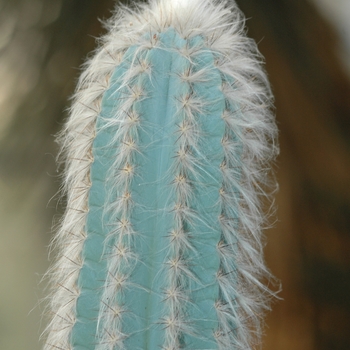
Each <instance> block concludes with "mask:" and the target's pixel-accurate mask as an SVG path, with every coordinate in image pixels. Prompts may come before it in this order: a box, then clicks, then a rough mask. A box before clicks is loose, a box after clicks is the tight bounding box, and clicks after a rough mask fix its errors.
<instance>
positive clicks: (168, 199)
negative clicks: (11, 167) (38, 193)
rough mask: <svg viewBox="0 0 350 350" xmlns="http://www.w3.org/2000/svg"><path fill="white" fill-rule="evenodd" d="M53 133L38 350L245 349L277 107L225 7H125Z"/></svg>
mask: <svg viewBox="0 0 350 350" xmlns="http://www.w3.org/2000/svg"><path fill="white" fill-rule="evenodd" d="M108 26H109V32H108V34H107V35H106V36H105V37H103V38H102V39H101V45H100V47H99V49H98V50H97V51H96V53H95V55H94V56H93V57H92V58H91V59H90V60H89V61H88V62H87V63H86V66H85V69H84V71H83V73H82V75H81V78H80V81H79V84H78V88H77V91H76V94H75V99H74V103H73V106H72V108H71V113H70V117H69V119H68V120H67V122H66V125H65V128H64V130H63V131H62V133H61V135H60V139H61V142H62V145H63V147H62V150H63V154H64V155H65V162H66V168H65V174H64V176H65V191H66V194H67V202H68V204H67V209H66V213H65V215H64V217H63V220H62V224H61V227H60V230H59V232H58V233H57V235H56V238H55V241H54V243H55V244H56V245H57V246H58V252H59V256H58V259H57V262H56V264H55V265H54V266H53V267H52V269H51V271H50V274H51V276H52V283H53V284H52V285H53V286H54V288H53V294H52V296H51V305H50V307H51V310H52V314H53V317H52V320H51V323H50V324H49V325H48V328H47V341H46V345H45V349H47V350H48V349H64V350H68V349H70V350H72V349H74V350H92V349H97V350H117V349H130V350H137V349H140V350H146V349H147V350H156V349H167V350H175V349H188V350H195V349H198V350H199V349H227V350H228V349H234V350H237V349H245V350H246V349H252V348H254V347H255V345H256V344H257V343H258V342H259V335H260V328H261V326H260V324H261V315H262V313H263V311H264V310H265V309H266V308H268V303H267V299H268V296H269V294H270V292H269V290H268V289H267V288H266V287H265V286H264V284H263V283H262V282H261V281H262V279H263V278H266V277H268V276H269V273H268V271H267V270H266V268H265V266H264V262H263V254H262V243H261V233H262V232H261V231H262V224H263V223H264V222H265V219H266V215H264V214H263V212H262V209H261V203H262V200H263V199H264V198H266V197H267V194H266V188H267V186H266V185H267V180H268V177H267V174H268V172H269V164H270V162H271V160H273V159H274V157H275V155H276V153H277V146H276V142H275V138H276V134H277V131H276V126H275V123H274V118H273V116H272V114H271V112H270V107H271V99H272V97H271V93H270V90H269V85H268V82H267V78H266V76H265V73H264V72H263V70H262V68H261V66H260V62H259V57H260V56H259V54H258V52H257V49H256V46H255V44H254V43H253V42H252V41H251V40H250V39H248V38H247V37H246V36H245V34H244V27H243V17H242V14H241V13H240V12H239V10H238V9H237V7H236V5H235V3H233V2H232V1H227V2H226V1H221V2H219V1H214V0H188V1H171V0H170V1H169V0H152V1H151V2H150V3H148V4H142V5H139V6H138V7H136V8H133V9H128V8H119V9H117V10H116V12H115V14H114V16H113V18H112V19H111V20H110V21H109V23H108Z"/></svg>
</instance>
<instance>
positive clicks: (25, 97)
mask: <svg viewBox="0 0 350 350" xmlns="http://www.w3.org/2000/svg"><path fill="white" fill-rule="evenodd" d="M237 3H238V4H239V6H240V7H241V9H242V10H243V12H244V13H245V14H246V16H247V18H248V20H247V27H248V28H249V35H250V36H251V37H253V38H255V40H256V41H257V42H258V43H259V49H260V50H261V52H262V53H263V54H264V55H265V58H266V69H267V71H268V74H269V77H270V80H271V83H272V86H273V90H274V93H275V97H276V115H277V121H278V125H279V129H280V143H281V155H280V157H279V160H278V164H277V168H276V172H277V177H278V181H279V183H280V191H279V193H278V195H277V197H276V204H277V206H278V220H277V222H276V224H275V226H274V228H273V229H270V230H268V231H267V232H266V236H267V242H268V244H267V246H266V260H267V263H268V265H269V267H270V269H271V270H272V272H273V273H274V274H275V275H276V276H277V277H278V278H279V279H280V280H281V282H282V284H283V291H282V292H281V294H280V296H281V297H282V298H283V300H281V301H279V302H277V303H275V305H274V307H273V311H272V312H271V313H270V314H269V316H268V318H267V327H266V331H265V333H266V335H265V337H264V345H263V349H264V350H280V349H283V350H294V349H298V350H348V349H350V332H349V330H350V181H349V180H350V157H349V154H350V82H349V77H350V25H349V22H350V21H349V20H348V18H349V16H350V1H349V0H308V1H307V0H239V1H237ZM115 4H116V2H115V1H112V0H98V1H97V0H46V1H44V0H0V111H1V112H0V224H1V231H0V281H1V282H0V349H1V350H17V349H18V350H21V349H29V350H38V349H40V348H41V344H40V341H39V335H40V333H41V331H42V330H43V328H44V325H45V319H43V320H41V314H42V312H43V303H41V302H40V300H42V298H43V297H44V296H45V290H44V288H45V283H40V280H41V278H42V276H43V274H44V272H45V271H46V269H47V267H48V265H49V261H48V244H49V241H50V239H51V237H52V232H53V231H54V229H52V227H54V225H55V223H56V222H57V221H58V220H59V217H60V215H61V214H62V211H63V208H62V205H61V203H59V201H58V200H57V195H56V194H57V192H58V190H59V186H60V178H59V173H58V172H57V167H56V164H55V157H56V155H57V152H58V149H57V145H56V144H55V142H54V141H55V137H54V135H55V134H56V133H57V132H58V130H60V128H61V126H62V123H63V121H64V119H65V118H66V117H67V112H66V109H67V108H68V107H69V97H70V96H71V95H72V93H73V91H74V87H75V83H76V79H77V77H78V75H79V67H80V66H81V64H82V63H83V61H84V59H85V58H86V57H87V55H88V53H89V52H91V50H93V48H94V47H95V37H98V36H99V35H101V34H103V33H104V29H103V26H102V25H101V21H100V20H99V19H102V20H103V19H107V18H108V17H109V16H110V14H111V10H112V9H113V7H114V6H115Z"/></svg>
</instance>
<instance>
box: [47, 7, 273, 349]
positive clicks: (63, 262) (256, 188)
mask: <svg viewBox="0 0 350 350" xmlns="http://www.w3.org/2000/svg"><path fill="white" fill-rule="evenodd" d="M106 26H107V29H108V34H107V35H105V36H104V37H102V38H101V39H100V45H99V48H98V49H97V50H96V51H95V53H94V55H93V56H92V58H90V59H89V60H88V61H87V62H86V63H85V65H84V67H83V68H84V69H83V72H82V75H81V76H80V79H79V82H78V85H77V89H76V92H75V94H74V98H73V104H72V107H71V109H70V117H69V118H68V120H67V122H66V124H65V127H64V129H63V130H62V132H61V133H60V135H59V141H60V143H61V145H62V150H61V154H62V155H63V158H64V160H65V171H64V174H63V176H64V184H63V189H62V193H63V194H66V195H67V208H66V212H65V214H64V217H63V219H62V221H61V224H60V227H59V230H58V232H57V234H56V235H55V238H54V240H53V242H52V247H54V248H55V249H56V250H57V251H58V257H57V259H56V263H55V264H54V265H53V266H52V267H51V269H50V270H49V271H48V274H47V275H48V276H49V277H50V279H51V286H52V294H51V295H50V297H49V300H50V306H49V308H50V313H51V315H52V317H51V322H50V323H49V324H48V326H47V329H46V331H45V334H46V338H47V339H46V345H45V349H46V350H48V349H64V350H68V349H72V345H71V344H70V334H71V331H72V328H73V325H74V323H75V321H76V314H75V313H76V300H77V298H78V296H79V293H80V291H79V287H78V285H77V280H78V276H79V272H80V269H81V267H82V265H83V257H82V255H81V253H82V247H83V244H84V240H85V238H86V230H85V222H86V217H87V212H88V196H89V189H90V187H91V180H90V168H91V164H92V162H93V157H92V143H93V140H94V138H95V133H96V129H95V123H96V118H97V116H98V115H99V113H100V110H101V99H102V95H103V93H104V92H105V91H106V90H107V88H108V86H109V79H110V76H111V74H112V73H113V71H114V70H115V67H116V66H118V64H119V63H120V62H121V59H122V57H123V54H124V52H125V51H126V50H127V49H128V48H129V47H130V46H132V45H138V47H139V50H140V51H141V50H144V49H147V48H152V47H155V46H156V45H157V40H156V39H155V38H156V37H155V36H153V35H151V36H150V37H149V39H147V38H146V36H145V35H144V34H145V33H152V34H153V33H159V32H162V31H164V30H166V29H167V28H168V27H172V28H174V29H175V30H176V31H177V32H178V34H179V35H180V36H181V37H183V38H185V39H188V38H191V37H194V36H197V35H200V36H202V37H203V38H204V40H205V48H203V49H205V50H211V51H212V52H213V53H214V54H215V56H216V57H218V59H217V61H216V67H217V69H218V70H219V71H220V72H221V74H222V77H223V80H224V81H225V82H224V84H223V86H222V91H223V93H224V95H225V97H226V99H227V101H229V103H230V104H231V105H234V106H238V110H237V111H231V110H227V111H225V113H224V115H223V119H224V121H225V123H226V134H227V135H226V136H227V137H224V139H223V142H222V144H223V149H224V152H225V160H224V162H223V163H222V165H221V172H222V176H223V184H222V190H221V191H220V194H221V206H222V208H223V209H224V211H225V212H226V213H228V214H229V212H230V208H231V207H236V208H237V206H238V207H239V208H240V209H239V220H238V222H237V221H236V222H234V220H232V219H230V218H229V215H227V216H226V215H222V216H221V218H220V221H221V228H222V241H221V242H220V243H219V245H218V253H219V254H220V258H221V268H220V270H219V271H218V274H217V280H218V283H219V287H220V294H221V295H222V298H221V299H222V300H220V301H217V303H216V305H215V308H216V310H217V316H218V321H219V328H218V329H217V330H216V332H215V336H216V339H217V346H218V348H219V349H227V350H228V349H245V350H246V349H253V348H255V347H259V344H260V337H261V321H262V316H263V314H264V311H266V310H267V309H269V299H270V296H271V295H273V293H272V292H271V291H270V290H269V288H268V287H267V286H266V285H265V284H264V283H263V281H265V282H266V281H268V280H271V279H272V276H271V275H270V273H269V272H268V270H267V268H266V267H265V264H264V260H263V242H262V230H263V228H264V226H266V224H267V215H266V214H264V211H263V208H262V207H263V205H264V204H265V203H266V199H269V198H270V194H271V193H272V192H273V189H274V188H275V187H274V185H275V184H274V181H273V180H272V177H271V176H269V173H270V164H271V162H272V161H273V160H274V159H275V157H276V155H277V153H278V146H277V142H276V137H277V128H276V125H275V121H274V117H273V115H272V113H271V107H272V94H271V90H270V87H269V83H268V80H267V77H266V75H265V73H264V71H263V69H262V68H261V63H262V58H261V55H260V54H259V52H258V50H257V47H256V44H255V43H254V41H252V40H251V39H249V38H247V37H246V35H245V29H244V17H243V15H242V14H241V12H240V11H239V9H238V8H237V6H236V4H235V2H234V1H230V0H223V1H217V0H150V1H149V3H147V4H137V5H136V4H135V5H134V7H133V8H127V7H125V6H122V5H120V6H119V5H118V7H117V8H116V10H115V13H114V15H113V17H112V18H111V19H110V20H109V21H108V22H107V23H106ZM181 54H182V55H183V56H184V57H186V58H188V59H189V61H190V62H191V57H194V56H195V55H196V52H195V49H185V50H182V51H181ZM135 55H136V54H135ZM135 57H136V56H135ZM139 68H140V70H147V69H149V67H147V66H144V67H142V64H141V67H139ZM202 73H203V72H201V71H199V72H197V73H194V74H193V75H191V76H188V77H187V79H188V81H189V82H190V83H196V82H200V80H201V79H202V78H203V75H202ZM204 73H205V72H204ZM135 74H139V71H137V68H135V69H134V70H133V71H130V72H129V73H128V74H126V75H125V76H124V77H123V82H122V84H123V86H128V83H129V82H131V80H132V79H133V77H134V76H135ZM134 97H135V96H134ZM134 97H132V96H131V97H130V99H129V100H128V101H126V102H125V106H124V107H125V108H123V109H126V110H127V109H128V108H129V109H130V106H131V105H132V103H133V102H134V100H132V99H133V98H134ZM198 103H199V104H200V103H201V102H200V101H199V102H198V101H197V102H196V101H194V100H192V107H191V106H190V107H189V111H187V112H186V114H187V116H188V117H189V118H190V117H191V113H192V112H193V110H194V111H195V110H196V108H200V107H201V106H200V105H199V107H198V106H197V104H198ZM128 104H130V106H129V105H128ZM191 109H192V111H191ZM119 122H120V120H119ZM125 130H129V129H128V128H126V129H125ZM191 130H193V133H191V132H192V131H191ZM127 132H128V131H125V133H126V134H125V135H127ZM231 132H233V133H234V134H235V135H236V137H237V140H236V139H235V140H233V139H232V138H230V134H231ZM125 135H124V134H123V133H122V132H120V135H119V136H120V137H121V138H122V137H124V136H125ZM119 136H118V137H119ZM197 137H198V135H197V134H196V128H192V129H191V128H188V129H187V134H186V138H187V141H188V143H191V142H192V144H196V139H197ZM186 138H185V139H186ZM187 141H184V142H187ZM237 142H238V143H239V144H240V145H241V147H242V151H241V153H242V154H241V157H242V159H241V160H238V159H237V157H238V155H237V153H236V152H237V147H236V144H235V143H237ZM127 152H128V151H127V150H125V152H124V156H125V157H124V158H123V159H117V160H116V162H117V163H119V164H120V165H122V164H123V163H125V162H126V163H127V161H128V160H130V162H131V161H132V157H131V156H130V154H129V155H127V154H126V153H127ZM122 153H123V152H122ZM128 157H129V158H130V159H129V158H128ZM186 161H187V162H188V165H185V166H188V167H191V166H192V165H193V164H191V162H192V160H191V157H188V159H187V160H186ZM194 161H195V160H193V162H194ZM237 164H240V166H241V167H240V169H239V170H237V169H236V168H235V167H234V165H237ZM129 166H130V167H129V168H128V169H127V170H128V171H129V172H130V171H131V170H130V169H132V164H131V165H130V164H129ZM119 169H120V167H119ZM118 176H119V177H117V184H116V186H123V189H127V186H128V184H129V182H128V180H127V179H126V178H123V177H122V175H120V174H119V175H118ZM118 179H119V180H118ZM180 180H181V179H180ZM177 184H179V181H177ZM182 184H183V185H182V186H178V190H176V191H177V193H178V194H179V196H180V197H181V198H185V199H184V201H185V202H186V201H187V199H186V198H187V197H189V195H190V191H191V189H190V187H189V186H186V183H185V182H184V181H183V182H182ZM232 188H234V189H235V193H234V194H233V193H232ZM118 190H120V189H118ZM121 203H122V202H121V201H117V202H116V204H115V206H116V208H114V209H115V211H119V210H122V209H120V208H119V206H120V205H122V206H123V203H122V204H121ZM125 205H127V204H125ZM130 210H132V209H130V208H129V206H128V209H127V210H126V213H125V215H129V214H128V212H129V211H130ZM124 229H125V230H126V231H127V230H128V227H127V225H126V224H125V225H124ZM176 235H177V236H176V237H177V239H178V240H180V241H182V242H183V243H179V244H184V245H187V246H190V244H189V242H188V241H187V238H186V237H185V236H184V234H183V232H182V231H181V228H179V229H178V231H177V234H176ZM174 241H175V240H174ZM123 244H124V245H125V243H123ZM175 244H177V243H175ZM123 249H125V250H124V251H123V253H125V252H129V250H130V247H124V248H123ZM173 251H175V252H176V251H179V247H175V248H174V249H173ZM128 254H130V257H133V258H134V255H133V253H132V252H129V253H128ZM117 261H118V258H115V259H112V262H110V263H109V264H110V265H109V267H108V268H109V270H114V271H118V267H117V266H114V265H115V264H117ZM113 264H114V265H113ZM184 264H185V262H184ZM185 268H186V266H184V269H185ZM232 271H235V272H234V273H233V272H232ZM188 274H190V271H189V272H188ZM124 277H125V278H127V276H124ZM124 277H123V276H121V277H120V279H119V280H118V281H117V282H116V283H119V284H120V283H121V281H124V279H123V278H124ZM106 283H107V284H106V287H105V290H104V292H103V296H102V298H105V299H106V300H108V299H113V297H111V296H112V295H113V293H115V288H112V287H110V285H111V284H110V281H108V280H107V281H106ZM123 283H124V282H123ZM177 293H178V294H177ZM173 296H174V298H175V299H177V298H178V299H179V300H180V301H179V302H180V303H181V298H182V297H183V298H185V299H186V298H188V295H181V291H175V290H174V291H173ZM233 296H235V297H234V300H233ZM176 304H177V303H176V302H175V303H174V305H175V306H174V308H178V306H176ZM122 311H123V310H119V311H118V312H120V313H122ZM105 313H106V308H103V307H102V309H101V311H100V315H99V323H100V322H107V324H108V322H109V321H108V320H109V319H110V318H108V317H109V316H108V317H107V319H106V320H105V321H103V317H104V316H103V315H104V314H105ZM177 322H180V323H181V322H182V323H181V324H179V325H178V328H177V330H174V332H173V333H174V334H168V335H167V337H168V339H167V344H166V345H165V347H164V348H167V349H178V348H179V345H178V341H177V334H178V329H180V330H184V331H185V332H186V327H188V326H187V324H186V322H185V320H183V319H182V318H181V317H180V318H179V319H178V320H177ZM233 324H234V325H235V328H234V329H232V325H233ZM115 327H117V328H118V327H120V323H118V324H116V325H115ZM118 332H119V333H118ZM113 334H117V335H118V334H119V336H120V337H119V338H118V339H117V340H118V341H115V340H114V345H112V346H111V344H110V343H108V339H107V340H106V339H104V336H103V335H102V340H103V344H106V345H101V344H100V345H99V346H98V349H100V350H107V349H112V348H113V346H117V348H118V349H123V348H124V345H123V342H122V337H123V336H124V335H123V334H122V333H121V330H120V329H116V330H114V332H113Z"/></svg>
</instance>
